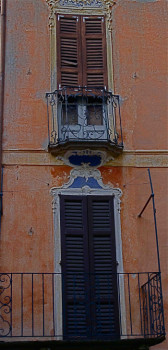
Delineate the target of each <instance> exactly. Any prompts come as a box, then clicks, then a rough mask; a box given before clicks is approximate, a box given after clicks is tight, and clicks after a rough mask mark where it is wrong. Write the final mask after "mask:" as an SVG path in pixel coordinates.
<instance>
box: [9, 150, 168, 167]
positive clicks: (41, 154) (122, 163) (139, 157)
mask: <svg viewBox="0 0 168 350" xmlns="http://www.w3.org/2000/svg"><path fill="white" fill-rule="evenodd" d="M3 165H6V166H13V165H20V166H22V165H23V166H24V165H27V166H29V165H32V166H38V165H39V166H45V165H49V166H50V165H51V166H53V165H57V166H60V165H64V163H63V161H62V160H61V159H59V158H56V157H54V156H52V155H51V154H50V153H48V152H47V151H45V150H28V149H27V150H26V149H25V150H10V149H8V150H3ZM106 165H108V166H116V167H137V168H138V167H162V168H167V167H168V151H167V150H134V151H133V150H124V151H123V153H122V154H121V155H120V156H119V157H116V158H115V159H113V160H110V161H109V162H108V163H106Z"/></svg>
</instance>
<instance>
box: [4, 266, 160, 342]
mask: <svg viewBox="0 0 168 350" xmlns="http://www.w3.org/2000/svg"><path fill="white" fill-rule="evenodd" d="M90 281H91V282H90ZM88 282H89V284H88ZM115 282H116V285H117V295H115V293H114V283H115ZM86 285H87V286H89V289H88V288H85V286H86ZM65 288H68V294H66V292H64V290H65ZM65 295H67V297H65ZM115 303H116V304H115ZM114 308H115V309H116V310H117V312H118V316H117V317H116V316H115V315H116V314H115V313H114V312H113V309H114ZM88 315H89V318H90V320H89V322H88V319H87V318H88ZM115 317H116V319H118V321H115ZM116 322H118V325H116ZM67 323H68V325H67ZM164 334H165V329H164V315H163V300H162V289H161V274H160V273H158V272H151V273H150V272H145V273H117V274H111V273H110V274H74V273H73V274H72V273H68V274H67V275H66V276H64V275H62V274H57V273H1V274H0V337H2V338H33V337H39V338H40V337H50V338H52V339H55V340H64V339H68V340H73V341H74V340H80V339H81V340H82V339H83V340H109V339H110V340H116V339H137V338H138V339H139V338H145V339H149V338H156V339H157V338H159V337H162V336H164ZM2 338H1V339H2Z"/></svg>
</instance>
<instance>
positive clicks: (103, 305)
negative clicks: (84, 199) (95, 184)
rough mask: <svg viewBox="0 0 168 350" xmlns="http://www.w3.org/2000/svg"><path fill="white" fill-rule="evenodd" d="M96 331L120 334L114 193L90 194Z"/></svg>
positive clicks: (107, 335) (99, 334) (103, 335)
mask: <svg viewBox="0 0 168 350" xmlns="http://www.w3.org/2000/svg"><path fill="white" fill-rule="evenodd" d="M88 215H89V256H90V272H91V284H90V285H91V299H92V300H93V301H94V302H93V303H92V310H91V314H92V333H93V336H96V337H100V338H105V339H106V338H108V339H109V338H113V337H115V338H117V337H118V336H119V314H118V293H117V275H116V247H115V231H114V208H113V197H96V196H95V197H92V196H91V197H88Z"/></svg>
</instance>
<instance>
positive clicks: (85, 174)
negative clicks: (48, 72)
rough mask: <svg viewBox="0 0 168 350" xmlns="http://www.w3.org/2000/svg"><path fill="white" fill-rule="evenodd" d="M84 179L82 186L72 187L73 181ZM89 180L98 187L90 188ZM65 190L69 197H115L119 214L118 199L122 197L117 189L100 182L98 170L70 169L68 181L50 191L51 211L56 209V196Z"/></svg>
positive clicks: (87, 168) (86, 168)
mask: <svg viewBox="0 0 168 350" xmlns="http://www.w3.org/2000/svg"><path fill="white" fill-rule="evenodd" d="M79 178H84V179H85V180H86V182H85V184H84V186H82V187H73V186H72V185H73V184H74V181H75V179H79ZM89 179H94V180H95V181H96V182H94V183H97V184H98V185H99V186H98V187H94V185H93V186H92V187H91V186H90V182H89V181H88V180H89ZM67 189H68V190H69V191H68V194H69V195H89V194H91V195H109V196H115V199H116V201H115V204H116V210H117V211H118V212H119V213H120V197H121V196H122V191H121V190H120V189H119V188H114V187H112V186H109V185H105V184H104V183H103V181H102V177H101V173H100V171H99V170H98V169H91V168H90V167H87V166H86V167H85V168H84V167H82V168H79V169H72V170H71V172H70V176H69V181H68V182H67V183H65V184H64V185H63V186H61V187H53V188H52V189H51V190H50V193H51V195H52V196H53V197H54V199H53V211H55V210H57V208H58V196H59V195H60V194H65V192H66V194H67Z"/></svg>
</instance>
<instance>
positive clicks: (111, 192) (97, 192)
mask: <svg viewBox="0 0 168 350" xmlns="http://www.w3.org/2000/svg"><path fill="white" fill-rule="evenodd" d="M78 176H80V177H81V176H82V177H84V178H85V179H86V181H87V179H88V178H89V177H93V178H94V179H96V180H97V182H98V184H99V185H100V186H101V188H90V187H89V186H84V187H82V188H71V187H70V186H71V185H72V183H73V182H74V180H75V179H76V178H77V177H78ZM50 193H51V195H52V196H53V219H54V272H55V273H61V265H60V262H61V227H60V195H66V196H67V195H68V196H93V195H94V196H114V221H115V240H116V260H117V262H118V264H117V272H118V273H123V272H124V270H123V258H122V239H121V224H120V197H121V195H122V191H121V190H120V189H119V188H113V187H110V186H108V185H104V184H103V182H102V178H101V173H100V171H99V170H95V169H94V170H92V169H88V168H87V169H84V168H81V169H73V170H71V173H70V179H69V181H68V183H67V184H64V185H63V186H62V187H54V188H52V189H51V190H50ZM119 285H120V310H121V326H122V334H126V310H125V293H124V275H123V276H122V275H120V284H119ZM55 287H56V289H55V290H56V309H55V311H56V313H55V315H56V320H55V321H56V322H55V323H56V326H55V334H59V335H62V334H63V329H62V291H61V278H60V277H56V281H55Z"/></svg>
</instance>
